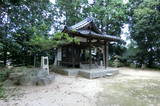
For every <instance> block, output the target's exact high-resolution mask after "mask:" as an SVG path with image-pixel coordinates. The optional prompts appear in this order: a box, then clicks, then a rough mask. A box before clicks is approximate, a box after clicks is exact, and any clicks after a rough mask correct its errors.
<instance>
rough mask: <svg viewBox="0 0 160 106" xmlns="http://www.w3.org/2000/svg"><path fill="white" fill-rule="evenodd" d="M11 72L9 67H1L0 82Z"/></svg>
mask: <svg viewBox="0 0 160 106" xmlns="http://www.w3.org/2000/svg"><path fill="white" fill-rule="evenodd" d="M10 72H11V69H6V68H5V69H1V70H0V82H3V81H5V80H7V78H8V77H9V73H10Z"/></svg>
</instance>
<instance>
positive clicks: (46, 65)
mask: <svg viewBox="0 0 160 106" xmlns="http://www.w3.org/2000/svg"><path fill="white" fill-rule="evenodd" d="M41 68H42V69H44V70H45V71H46V72H47V74H48V75H49V62H48V57H44V56H42V57H41Z"/></svg>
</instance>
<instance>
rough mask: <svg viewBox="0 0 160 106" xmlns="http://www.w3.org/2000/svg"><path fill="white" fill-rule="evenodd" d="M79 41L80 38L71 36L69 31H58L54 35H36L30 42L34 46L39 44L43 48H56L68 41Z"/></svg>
mask: <svg viewBox="0 0 160 106" xmlns="http://www.w3.org/2000/svg"><path fill="white" fill-rule="evenodd" d="M72 42H74V43H79V40H78V39H76V38H73V37H70V36H69V35H68V34H67V33H63V32H57V33H56V34H54V35H53V36H50V37H45V36H35V37H34V38H33V39H31V40H30V42H29V43H30V44H31V45H34V46H39V47H40V48H41V50H48V49H52V48H56V47H57V46H59V45H62V44H68V43H72Z"/></svg>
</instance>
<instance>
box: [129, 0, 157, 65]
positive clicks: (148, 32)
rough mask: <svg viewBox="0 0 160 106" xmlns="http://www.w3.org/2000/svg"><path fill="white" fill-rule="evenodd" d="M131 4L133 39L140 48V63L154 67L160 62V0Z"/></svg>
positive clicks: (138, 54)
mask: <svg viewBox="0 0 160 106" xmlns="http://www.w3.org/2000/svg"><path fill="white" fill-rule="evenodd" d="M132 3H133V2H131V5H130V6H133V7H131V8H132V9H131V10H132V12H133V14H132V15H131V25H130V31H131V39H133V40H134V41H135V42H136V45H137V46H138V48H139V49H140V51H139V52H138V53H137V55H136V56H137V57H138V58H137V60H138V62H140V64H146V65H148V67H154V66H155V65H158V64H160V63H159V61H160V56H159V54H160V49H159V47H160V30H159V29H160V8H159V5H160V2H159V1H158V0H143V1H139V2H137V3H136V4H134V5H133V4H132Z"/></svg>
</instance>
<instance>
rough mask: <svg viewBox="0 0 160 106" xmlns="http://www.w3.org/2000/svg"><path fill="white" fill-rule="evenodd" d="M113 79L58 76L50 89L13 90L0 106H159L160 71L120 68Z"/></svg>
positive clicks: (18, 88) (40, 87) (26, 88)
mask: <svg viewBox="0 0 160 106" xmlns="http://www.w3.org/2000/svg"><path fill="white" fill-rule="evenodd" d="M119 71H120V74H118V75H116V76H114V77H105V78H97V79H92V80H91V79H85V78H82V77H69V76H62V75H59V74H56V79H55V81H54V82H53V83H52V84H50V85H47V86H27V87H20V86H19V87H12V88H11V87H10V88H6V89H8V90H7V91H8V95H9V97H7V98H6V99H5V100H0V106H160V71H154V70H138V69H129V68H119Z"/></svg>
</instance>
